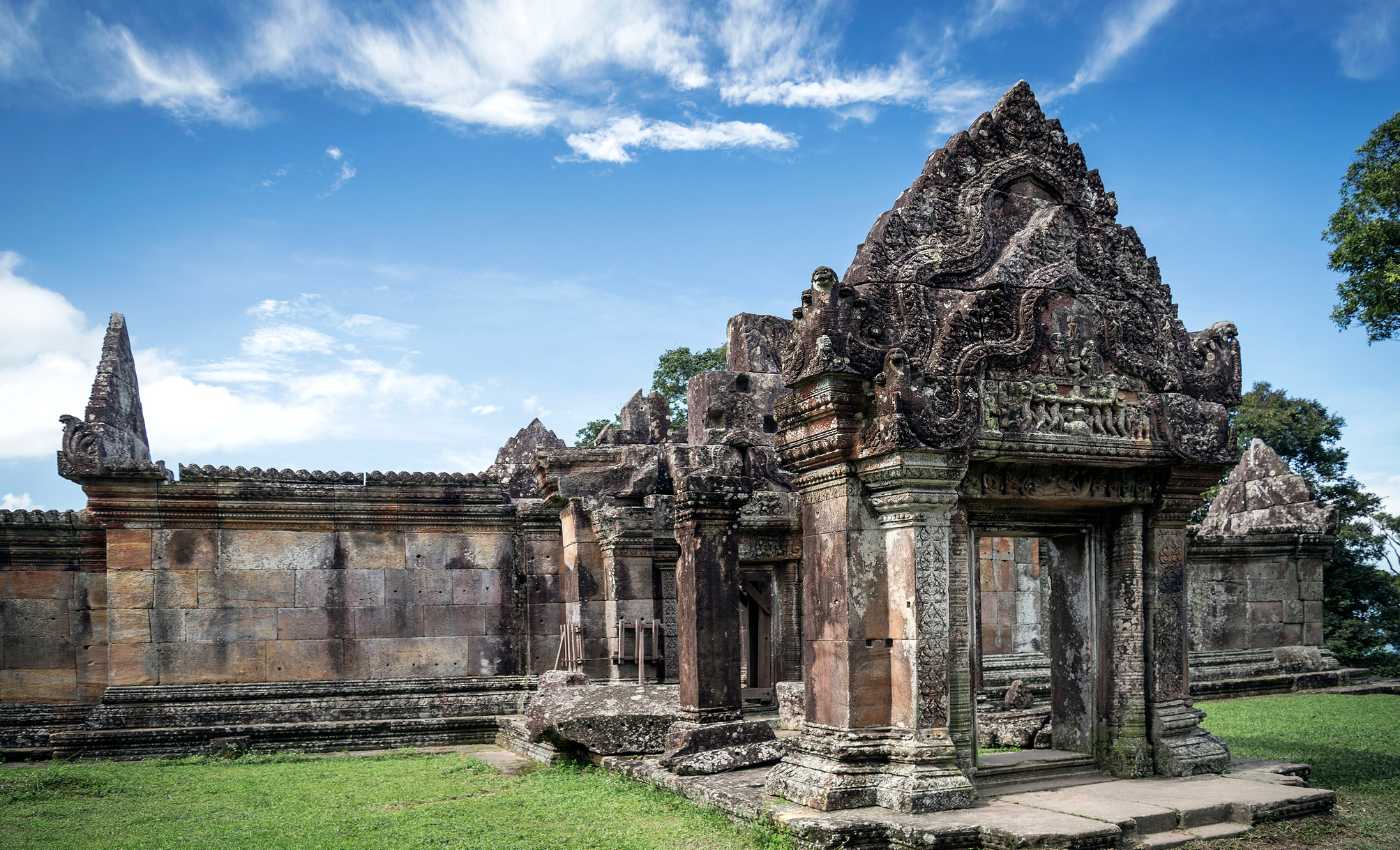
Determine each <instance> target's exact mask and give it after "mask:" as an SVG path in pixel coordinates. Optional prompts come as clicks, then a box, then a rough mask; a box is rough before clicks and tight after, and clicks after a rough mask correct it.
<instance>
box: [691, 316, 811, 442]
mask: <svg viewBox="0 0 1400 850" xmlns="http://www.w3.org/2000/svg"><path fill="white" fill-rule="evenodd" d="M791 335H792V322H790V321H788V320H787V319H780V318H778V317H777V316H764V315H761V314H758V313H739V314H738V315H735V316H731V317H730V319H729V325H728V327H727V328H726V339H727V343H726V348H725V353H726V357H727V361H728V362H727V363H726V367H727V368H728V369H729V371H731V372H772V373H779V372H782V371H783V360H782V357H783V348H784V347H785V346H786V345H787V343H788V337H790V336H791ZM692 442H694V441H693V440H692Z"/></svg>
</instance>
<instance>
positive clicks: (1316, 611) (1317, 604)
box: [1303, 599, 1323, 623]
mask: <svg viewBox="0 0 1400 850" xmlns="http://www.w3.org/2000/svg"><path fill="white" fill-rule="evenodd" d="M1322 621H1323V613H1322V600H1320V599H1319V600H1312V599H1309V600H1307V601H1305V602H1304V603H1303V622H1305V623H1321V622H1322Z"/></svg>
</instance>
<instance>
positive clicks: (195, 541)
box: [153, 528, 219, 570]
mask: <svg viewBox="0 0 1400 850" xmlns="http://www.w3.org/2000/svg"><path fill="white" fill-rule="evenodd" d="M153 543H154V556H155V557H154V560H155V566H156V569H160V570H213V569H217V568H218V566H219V532H218V531H217V530H216V529H212V528H178V529H171V530H166V531H157V532H156V533H155V537H154V540H153Z"/></svg>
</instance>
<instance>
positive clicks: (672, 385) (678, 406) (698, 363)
mask: <svg viewBox="0 0 1400 850" xmlns="http://www.w3.org/2000/svg"><path fill="white" fill-rule="evenodd" d="M727 356H728V349H727V347H726V346H723V345H720V346H716V347H714V348H707V349H705V350H704V351H694V352H692V351H691V350H690V349H689V348H687V347H686V346H681V347H680V348H672V349H670V350H669V351H663V352H661V356H660V357H658V358H657V359H656V371H654V372H652V373H651V391H652V392H654V393H660V394H661V395H662V397H663V398H665V399H666V404H667V405H668V406H669V407H670V408H671V432H672V433H681V432H684V431H685V429H686V407H687V405H686V385H687V384H688V383H689V382H690V379H691V378H693V377H695V376H696V375H698V374H700V373H701V372H712V371H714V370H716V369H723V368H724V367H725V363H726V358H727Z"/></svg>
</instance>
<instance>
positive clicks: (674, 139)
mask: <svg viewBox="0 0 1400 850" xmlns="http://www.w3.org/2000/svg"><path fill="white" fill-rule="evenodd" d="M564 141H565V142H566V143H568V145H569V147H570V148H572V149H573V151H574V154H575V155H576V156H577V157H578V158H581V159H586V160H593V161H597V162H615V163H624V162H631V161H632V152H633V151H634V150H635V149H637V148H656V149H657V150H663V151H700V150H712V149H715V148H741V147H742V148H764V149H767V150H789V149H791V148H794V147H796V146H797V138H796V137H795V136H792V135H790V134H788V133H781V132H779V131H777V130H774V129H773V128H772V127H769V126H768V125H767V124H759V123H754V122H749V121H703V122H696V123H692V124H677V123H676V122H674V121H648V120H646V119H644V118H641V117H638V116H635V115H634V116H630V117H627V118H618V119H616V120H614V121H613V122H612V123H610V124H608V125H607V126H605V127H603V128H601V129H599V130H594V131H592V132H588V133H570V134H569V135H568V136H567V137H566V138H565V139H564Z"/></svg>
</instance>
